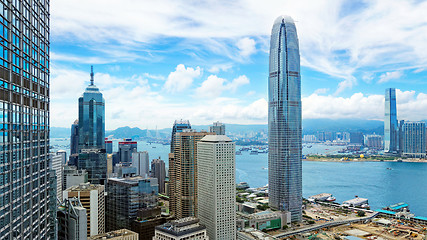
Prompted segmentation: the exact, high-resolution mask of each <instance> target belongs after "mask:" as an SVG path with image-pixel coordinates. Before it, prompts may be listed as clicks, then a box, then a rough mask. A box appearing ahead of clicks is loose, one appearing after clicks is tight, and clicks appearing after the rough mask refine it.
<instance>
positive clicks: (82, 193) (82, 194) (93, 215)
mask: <svg viewBox="0 0 427 240" xmlns="http://www.w3.org/2000/svg"><path fill="white" fill-rule="evenodd" d="M104 193H105V192H104V186H103V185H99V184H90V183H81V184H80V185H78V186H73V187H70V188H68V189H66V190H64V192H63V195H64V196H63V199H64V200H65V199H72V198H78V199H79V200H80V202H81V204H82V205H83V207H84V208H86V211H87V232H86V233H87V236H88V237H89V236H93V235H97V234H100V233H104V232H105V194H104Z"/></svg>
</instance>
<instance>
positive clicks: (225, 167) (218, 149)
mask: <svg viewBox="0 0 427 240" xmlns="http://www.w3.org/2000/svg"><path fill="white" fill-rule="evenodd" d="M235 152H236V146H235V143H234V142H232V141H231V139H230V138H228V137H227V136H225V135H207V136H206V137H204V138H202V140H200V142H199V143H198V144H197V153H198V155H197V168H198V169H197V176H198V193H197V194H198V218H199V219H200V223H201V224H203V225H205V226H206V228H207V233H208V236H209V239H211V240H232V239H236V177H235V174H236V173H235V172H236V157H235Z"/></svg>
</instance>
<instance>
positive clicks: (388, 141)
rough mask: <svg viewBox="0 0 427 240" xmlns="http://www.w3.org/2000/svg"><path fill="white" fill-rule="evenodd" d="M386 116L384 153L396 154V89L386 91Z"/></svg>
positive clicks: (397, 129) (397, 131) (397, 130)
mask: <svg viewBox="0 0 427 240" xmlns="http://www.w3.org/2000/svg"><path fill="white" fill-rule="evenodd" d="M384 112H385V116H384V152H386V153H395V152H397V150H398V148H397V146H398V141H399V139H398V135H399V134H398V133H399V128H398V125H397V110H396V89H394V88H387V89H386V90H385V111H384Z"/></svg>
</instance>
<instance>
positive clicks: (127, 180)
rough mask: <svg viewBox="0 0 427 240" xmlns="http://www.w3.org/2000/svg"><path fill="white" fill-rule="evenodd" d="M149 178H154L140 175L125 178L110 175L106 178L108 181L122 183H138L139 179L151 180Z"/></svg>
mask: <svg viewBox="0 0 427 240" xmlns="http://www.w3.org/2000/svg"><path fill="white" fill-rule="evenodd" d="M151 179H155V178H151V177H141V176H135V177H126V178H120V177H112V178H108V181H115V182H121V183H124V184H138V182H139V181H143V180H151Z"/></svg>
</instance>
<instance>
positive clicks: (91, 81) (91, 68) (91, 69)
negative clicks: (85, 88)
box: [90, 66, 94, 86]
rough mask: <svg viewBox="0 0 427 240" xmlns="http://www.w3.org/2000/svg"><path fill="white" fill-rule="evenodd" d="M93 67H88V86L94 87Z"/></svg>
mask: <svg viewBox="0 0 427 240" xmlns="http://www.w3.org/2000/svg"><path fill="white" fill-rule="evenodd" d="M93 81H94V80H93V66H90V85H92V86H93V85H94V83H93Z"/></svg>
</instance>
